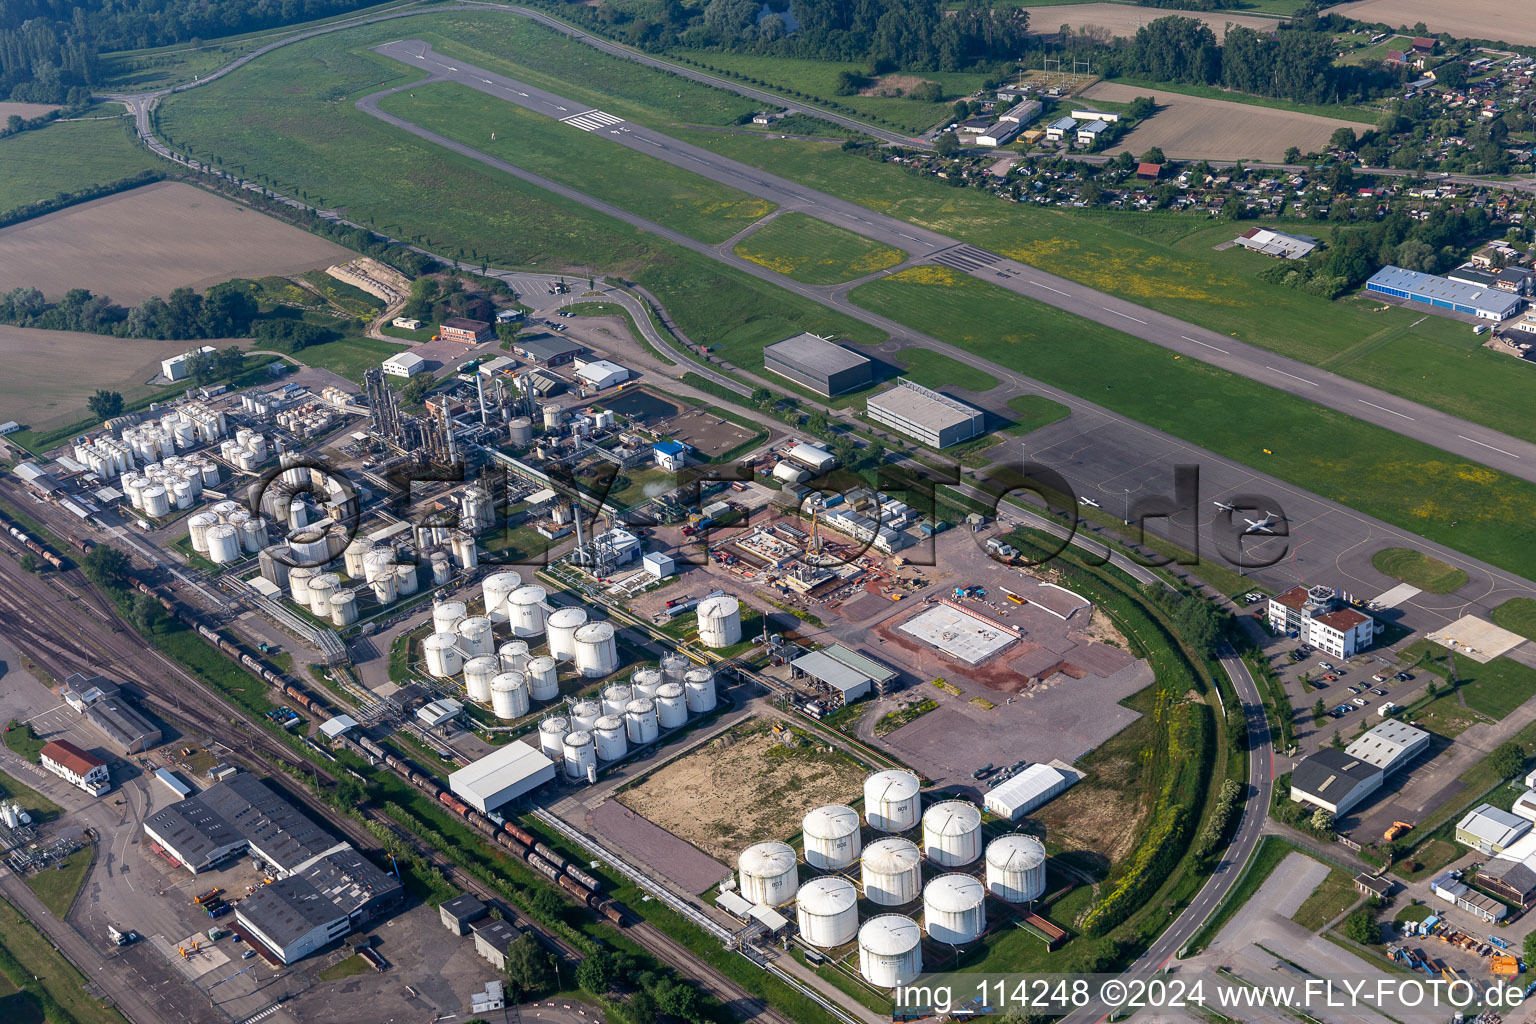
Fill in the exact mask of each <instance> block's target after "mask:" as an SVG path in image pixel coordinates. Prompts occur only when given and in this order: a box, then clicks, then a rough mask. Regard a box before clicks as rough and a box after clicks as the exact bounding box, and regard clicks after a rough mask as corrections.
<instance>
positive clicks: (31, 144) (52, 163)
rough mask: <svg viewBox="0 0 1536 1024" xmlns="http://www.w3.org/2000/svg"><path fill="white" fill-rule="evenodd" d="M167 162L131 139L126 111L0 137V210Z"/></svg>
mask: <svg viewBox="0 0 1536 1024" xmlns="http://www.w3.org/2000/svg"><path fill="white" fill-rule="evenodd" d="M7 105H8V106H14V105H15V104H7ZM28 105H29V106H30V104H28ZM0 119H3V117H0ZM166 166H167V165H166V164H165V163H164V162H163V161H161V160H160V159H159V158H158V157H156V156H154V155H152V154H151V153H150V152H149V151H148V150H146V149H141V148H140V147H139V146H138V145H137V144H136V143H135V142H134V141H133V137H132V136H131V135H129V134H128V121H127V118H126V115H125V116H124V118H122V119H113V120H109V121H58V122H55V123H53V124H50V125H48V126H46V127H44V128H36V129H33V130H32V131H29V132H22V133H21V134H20V135H12V136H11V137H10V138H6V139H0V167H4V168H5V173H3V174H0V211H6V210H14V209H16V208H17V207H18V206H26V205H27V204H29V203H36V202H39V201H41V200H45V199H52V198H53V197H54V196H56V195H58V194H59V193H61V192H77V191H79V190H80V189H84V188H89V187H91V186H92V185H107V184H110V183H112V182H114V181H121V180H122V179H124V178H127V177H131V176H132V175H134V174H137V173H139V172H140V171H148V170H160V169H162V168H164V167H166Z"/></svg>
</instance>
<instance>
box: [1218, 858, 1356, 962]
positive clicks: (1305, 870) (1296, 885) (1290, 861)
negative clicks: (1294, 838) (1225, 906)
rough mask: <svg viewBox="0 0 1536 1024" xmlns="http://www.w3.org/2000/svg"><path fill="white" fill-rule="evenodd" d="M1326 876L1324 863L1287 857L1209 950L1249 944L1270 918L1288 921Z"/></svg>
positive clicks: (1326, 867)
mask: <svg viewBox="0 0 1536 1024" xmlns="http://www.w3.org/2000/svg"><path fill="white" fill-rule="evenodd" d="M1327 877H1328V865H1326V864H1324V863H1322V862H1321V861H1316V860H1313V859H1312V858H1311V857H1308V856H1306V855H1305V854H1301V853H1292V854H1289V855H1287V856H1286V858H1285V859H1284V860H1282V861H1281V862H1280V863H1279V864H1277V865H1276V866H1275V870H1274V871H1273V872H1271V873H1270V876H1269V877H1268V878H1266V879H1265V880H1264V884H1263V885H1261V886H1259V888H1258V891H1257V892H1255V893H1254V894H1253V896H1252V897H1251V898H1250V899H1249V900H1248V902H1247V903H1244V904H1243V905H1242V907H1241V908H1240V909H1239V910H1238V911H1237V913H1235V914H1233V915H1232V919H1231V920H1230V921H1228V922H1227V923H1226V926H1225V927H1223V928H1222V929H1221V933H1220V934H1219V935H1217V936H1216V939H1215V941H1214V942H1212V943H1211V945H1210V950H1209V951H1210V952H1215V951H1216V950H1218V949H1226V950H1236V949H1240V948H1242V947H1243V946H1246V945H1248V943H1249V942H1250V941H1252V939H1253V935H1254V932H1255V929H1256V927H1257V925H1258V923H1259V922H1260V921H1263V920H1267V919H1270V918H1271V915H1273V916H1274V917H1281V918H1286V919H1289V918H1290V916H1291V915H1292V914H1294V913H1296V911H1297V910H1299V909H1301V905H1302V904H1303V903H1305V902H1306V901H1307V897H1308V896H1310V895H1312V893H1313V891H1314V890H1315V889H1316V888H1317V887H1318V886H1319V885H1321V884H1322V883H1323V880H1324V879H1326V878H1327Z"/></svg>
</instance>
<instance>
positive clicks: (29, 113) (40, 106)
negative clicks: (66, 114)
mask: <svg viewBox="0 0 1536 1024" xmlns="http://www.w3.org/2000/svg"><path fill="white" fill-rule="evenodd" d="M58 109H59V105H58V104H57V103H10V102H3V103H0V121H4V120H5V119H7V118H9V117H13V116H14V117H19V118H21V119H23V120H27V119H29V118H33V117H42V116H43V115H44V114H46V113H48V112H49V111H50V110H58Z"/></svg>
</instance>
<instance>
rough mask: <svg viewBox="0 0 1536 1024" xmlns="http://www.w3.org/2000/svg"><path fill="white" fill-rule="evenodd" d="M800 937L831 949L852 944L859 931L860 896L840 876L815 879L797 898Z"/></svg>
mask: <svg viewBox="0 0 1536 1024" xmlns="http://www.w3.org/2000/svg"><path fill="white" fill-rule="evenodd" d="M795 921H796V923H797V924H798V925H799V927H800V937H801V938H802V939H804V940H805V941H806V942H809V943H810V944H811V945H813V946H820V947H821V948H822V949H831V948H832V947H833V946H841V945H843V944H844V943H848V942H852V941H853V937H854V936H855V935H857V934H858V931H859V894H858V891H857V890H856V889H854V887H853V883H852V882H850V881H848V879H846V878H843V877H841V876H839V875H827V876H824V877H822V878H813V879H811V880H810V881H809V882H806V883H805V884H804V885H802V886H801V887H800V893H799V895H798V896H797V897H796V898H795Z"/></svg>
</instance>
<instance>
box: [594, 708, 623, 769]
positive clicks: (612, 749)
mask: <svg viewBox="0 0 1536 1024" xmlns="http://www.w3.org/2000/svg"><path fill="white" fill-rule="evenodd" d="M592 736H593V739H594V740H596V742H597V757H598V760H600V761H617V760H618V759H619V758H621V757H623V756H624V755H625V754H627V753H629V733H628V731H627V729H626V727H625V725H624V719H623V717H622V716H620V715H604V716H602V717H601V718H599V719H598V720H597V721H596V722H595V723H594V724H593V726H592Z"/></svg>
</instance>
